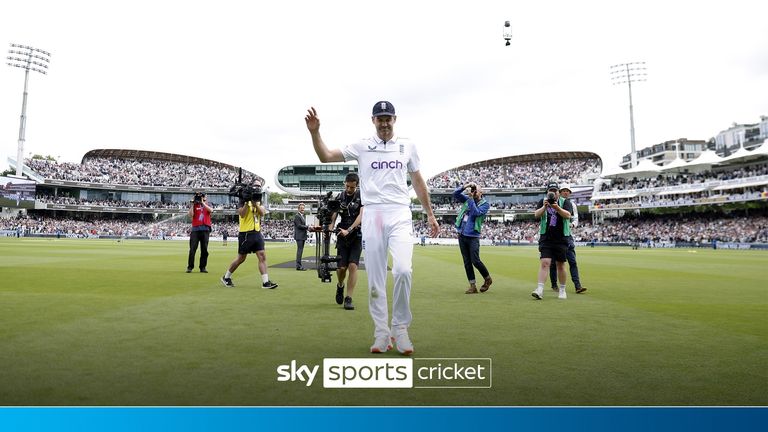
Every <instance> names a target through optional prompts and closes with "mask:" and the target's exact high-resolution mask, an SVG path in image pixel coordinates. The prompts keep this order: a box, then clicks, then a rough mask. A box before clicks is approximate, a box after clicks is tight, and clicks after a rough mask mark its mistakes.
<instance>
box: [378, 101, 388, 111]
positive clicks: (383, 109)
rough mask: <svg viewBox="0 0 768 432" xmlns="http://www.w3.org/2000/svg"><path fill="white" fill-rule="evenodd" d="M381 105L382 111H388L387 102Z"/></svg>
mask: <svg viewBox="0 0 768 432" xmlns="http://www.w3.org/2000/svg"><path fill="white" fill-rule="evenodd" d="M379 106H380V107H381V110H382V111H386V110H387V103H386V102H382V103H380V104H379Z"/></svg>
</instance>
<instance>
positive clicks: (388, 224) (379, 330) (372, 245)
mask: <svg viewBox="0 0 768 432" xmlns="http://www.w3.org/2000/svg"><path fill="white" fill-rule="evenodd" d="M362 225H363V226H362V229H363V250H364V251H365V272H366V273H367V274H368V309H369V310H370V312H371V318H373V325H374V331H373V334H374V337H381V336H389V335H390V327H389V326H388V323H387V321H388V318H389V313H388V312H389V309H388V307H387V251H389V252H390V253H391V254H392V278H393V279H394V281H395V286H394V288H393V289H392V327H393V328H394V327H396V326H405V327H408V326H409V325H410V324H411V319H412V316H411V274H412V272H413V267H412V262H413V221H412V219H411V209H410V208H409V207H408V206H404V205H398V204H369V205H366V206H365V207H363V224H362ZM374 293H375V294H374Z"/></svg>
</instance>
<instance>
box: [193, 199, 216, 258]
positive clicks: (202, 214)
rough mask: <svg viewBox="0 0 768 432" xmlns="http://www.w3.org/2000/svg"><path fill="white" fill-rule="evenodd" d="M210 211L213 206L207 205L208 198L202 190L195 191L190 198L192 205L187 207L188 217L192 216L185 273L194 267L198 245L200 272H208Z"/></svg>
mask: <svg viewBox="0 0 768 432" xmlns="http://www.w3.org/2000/svg"><path fill="white" fill-rule="evenodd" d="M211 213H213V208H211V207H210V206H209V205H208V198H206V196H205V194H204V193H202V192H195V196H194V198H192V206H191V207H190V208H189V217H191V218H192V231H191V232H190V233H189V257H188V259H187V273H192V269H194V268H195V254H196V253H197V246H198V245H200V273H208V270H206V266H207V265H208V239H209V238H210V236H211Z"/></svg>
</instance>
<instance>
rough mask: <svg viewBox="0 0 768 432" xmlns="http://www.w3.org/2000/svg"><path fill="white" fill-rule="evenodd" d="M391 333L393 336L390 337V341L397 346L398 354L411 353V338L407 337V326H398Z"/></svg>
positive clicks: (407, 354)
mask: <svg viewBox="0 0 768 432" xmlns="http://www.w3.org/2000/svg"><path fill="white" fill-rule="evenodd" d="M393 333H394V335H395V336H394V337H393V338H392V342H394V344H395V346H397V350H398V351H400V354H402V355H406V356H409V355H411V354H413V343H412V342H411V338H410V337H408V328H407V327H405V326H399V327H398V328H397V329H395V331H393Z"/></svg>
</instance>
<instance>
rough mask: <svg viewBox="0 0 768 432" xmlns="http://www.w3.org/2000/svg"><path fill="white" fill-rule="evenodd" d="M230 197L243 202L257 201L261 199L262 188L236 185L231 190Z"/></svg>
mask: <svg viewBox="0 0 768 432" xmlns="http://www.w3.org/2000/svg"><path fill="white" fill-rule="evenodd" d="M228 195H229V196H231V197H237V198H240V200H242V201H251V200H253V199H254V198H257V201H258V200H259V199H260V198H261V186H258V185H256V186H252V185H248V184H242V183H235V184H234V185H233V186H232V187H231V188H230V189H229V194H228Z"/></svg>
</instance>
